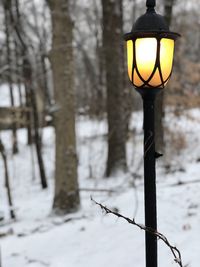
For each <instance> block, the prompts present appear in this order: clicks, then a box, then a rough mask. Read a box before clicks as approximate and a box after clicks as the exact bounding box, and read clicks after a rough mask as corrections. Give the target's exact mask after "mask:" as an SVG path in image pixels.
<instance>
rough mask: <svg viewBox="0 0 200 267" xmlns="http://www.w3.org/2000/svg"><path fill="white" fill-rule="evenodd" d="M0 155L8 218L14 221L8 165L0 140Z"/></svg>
mask: <svg viewBox="0 0 200 267" xmlns="http://www.w3.org/2000/svg"><path fill="white" fill-rule="evenodd" d="M0 153H1V156H2V159H3V164H4V170H5V186H6V189H7V195H8V204H9V208H10V217H11V219H15V212H14V209H13V201H12V196H11V189H10V179H9V174H8V163H7V156H6V152H5V148H4V145H3V143H2V141H1V139H0Z"/></svg>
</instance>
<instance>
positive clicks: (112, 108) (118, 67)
mask: <svg viewBox="0 0 200 267" xmlns="http://www.w3.org/2000/svg"><path fill="white" fill-rule="evenodd" d="M102 8H103V51H104V57H105V69H106V87H107V118H108V159H107V169H106V175H107V176H110V175H111V174H112V173H113V172H115V171H116V170H118V169H121V170H126V150H125V144H126V125H125V114H124V106H123V105H124V101H125V99H124V57H123V56H124V51H123V39H122V36H123V35H122V23H123V17H122V0H117V1H112V0H107V1H104V0H102Z"/></svg>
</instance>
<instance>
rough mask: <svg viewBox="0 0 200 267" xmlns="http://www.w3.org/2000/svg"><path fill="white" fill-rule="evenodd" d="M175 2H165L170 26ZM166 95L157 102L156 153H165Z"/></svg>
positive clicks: (159, 96) (165, 14)
mask: <svg viewBox="0 0 200 267" xmlns="http://www.w3.org/2000/svg"><path fill="white" fill-rule="evenodd" d="M173 5H174V0H164V17H165V20H166V22H167V23H168V25H169V26H170V24H171V19H172V10H173ZM164 95H165V91H164V90H163V91H161V93H160V94H158V95H157V97H156V101H155V140H156V151H158V152H161V153H164V151H165V143H164V130H163V127H164V126H163V124H164V117H165V110H164Z"/></svg>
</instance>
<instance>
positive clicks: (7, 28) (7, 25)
mask: <svg viewBox="0 0 200 267" xmlns="http://www.w3.org/2000/svg"><path fill="white" fill-rule="evenodd" d="M3 7H4V14H5V34H6V54H7V64H8V70H7V80H8V85H9V91H10V101H11V106H12V107H14V106H15V101H14V95H13V81H12V79H13V77H12V76H13V75H12V58H11V57H12V55H11V53H12V51H11V34H10V30H11V28H10V24H11V23H10V9H11V0H6V1H5V0H4V1H3ZM14 116H15V114H14V113H13V117H14ZM12 131H13V153H14V154H16V153H17V152H18V145H17V128H16V123H13V127H12Z"/></svg>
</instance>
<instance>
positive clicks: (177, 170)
mask: <svg viewBox="0 0 200 267" xmlns="http://www.w3.org/2000/svg"><path fill="white" fill-rule="evenodd" d="M199 118H200V110H199V109H192V110H188V111H184V112H182V113H181V115H180V116H179V117H177V116H175V115H174V112H172V111H171V110H168V111H167V115H166V127H168V128H170V129H171V130H173V131H174V132H177V133H178V134H179V133H184V136H185V139H186V147H185V148H183V149H182V150H180V151H179V153H177V154H174V155H171V162H172V168H171V169H169V171H168V172H166V171H165V168H164V164H163V163H162V162H158V166H157V197H158V230H159V231H160V232H162V233H163V234H165V235H166V236H167V238H168V239H169V241H170V242H171V243H172V244H173V245H176V246H177V247H178V248H179V249H180V251H181V253H182V257H183V263H184V265H186V264H188V265H187V266H188V267H199V261H200V255H199V234H200V230H199V221H200V204H199V203H200V202H199V199H200V179H199V173H200V162H199V160H198V159H199V158H200V154H199V151H200V135H199V131H200V123H199V122H200V119H199ZM130 128H131V131H132V132H134V134H135V137H133V136H132V135H130V136H129V140H128V142H127V156H128V164H129V167H130V171H131V172H132V173H134V172H136V173H137V174H140V175H141V176H143V171H142V165H140V164H139V162H140V161H141V157H142V143H143V141H142V139H143V133H142V113H141V112H135V113H133V115H132V118H131V122H130ZM76 130H77V151H78V157H79V169H78V171H79V184H80V188H95V189H97V188H100V189H102V188H104V189H112V190H114V191H115V192H114V193H107V192H87V191H81V207H80V210H79V211H78V212H76V213H72V214H69V215H66V216H64V217H57V216H55V215H52V213H51V210H52V201H53V192H54V185H53V178H54V138H55V136H54V130H53V129H52V128H51V127H48V128H46V129H44V130H43V134H42V135H43V143H44V145H43V154H44V159H45V167H46V171H47V176H48V184H49V187H48V189H47V190H41V186H40V181H39V175H38V168H37V160H36V155H35V150H34V148H30V147H28V146H27V145H26V131H25V129H21V130H19V131H18V139H19V147H20V152H19V154H18V155H16V156H13V155H12V153H11V152H12V151H11V144H10V140H11V133H10V131H2V132H1V138H2V141H3V142H4V144H5V146H6V150H7V154H8V158H9V174H10V177H11V184H12V193H13V199H14V205H15V211H16V214H17V220H16V222H11V221H10V220H9V213H8V206H7V198H6V191H5V188H4V179H3V177H4V170H3V164H2V161H0V183H1V187H0V210H1V211H3V212H4V216H5V220H4V221H3V222H1V226H0V234H1V233H7V235H6V236H5V237H3V238H0V247H1V257H2V267H27V266H30V267H41V266H51V267H86V266H87V267H94V266H95V267H102V266H108V265H109V266H115V267H122V266H126V267H129V266H130V267H131V266H137V267H142V266H145V262H144V259H145V257H144V232H143V231H142V230H140V229H138V228H136V227H135V226H132V225H130V224H128V223H127V222H125V221H123V220H122V219H117V218H115V217H114V216H113V215H105V214H103V213H102V211H101V209H100V208H99V207H98V206H97V205H95V204H94V203H93V202H91V200H90V196H91V195H92V196H93V198H94V199H95V200H97V201H98V202H101V203H103V204H105V205H107V206H108V207H110V208H111V209H112V208H117V209H118V210H119V212H120V213H122V214H124V215H125V216H128V217H130V218H133V217H135V219H136V221H137V222H139V223H144V215H143V213H144V208H143V205H144V201H143V178H137V179H136V180H133V177H132V175H131V174H130V173H129V174H118V175H117V176H116V177H111V178H110V179H104V178H102V177H103V176H104V172H105V162H106V153H107V146H106V133H107V125H106V122H105V120H102V121H97V120H90V119H89V118H87V117H79V118H77V122H76ZM171 146H173V144H171ZM169 154H170V153H169ZM32 162H33V163H34V167H32ZM180 181H183V182H186V183H185V184H182V185H177V183H178V182H180ZM158 245H159V266H162V267H168V266H178V265H177V264H176V263H175V262H174V260H173V256H172V255H171V252H170V250H169V248H168V247H166V245H165V244H164V243H163V242H162V241H161V240H160V241H158Z"/></svg>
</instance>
